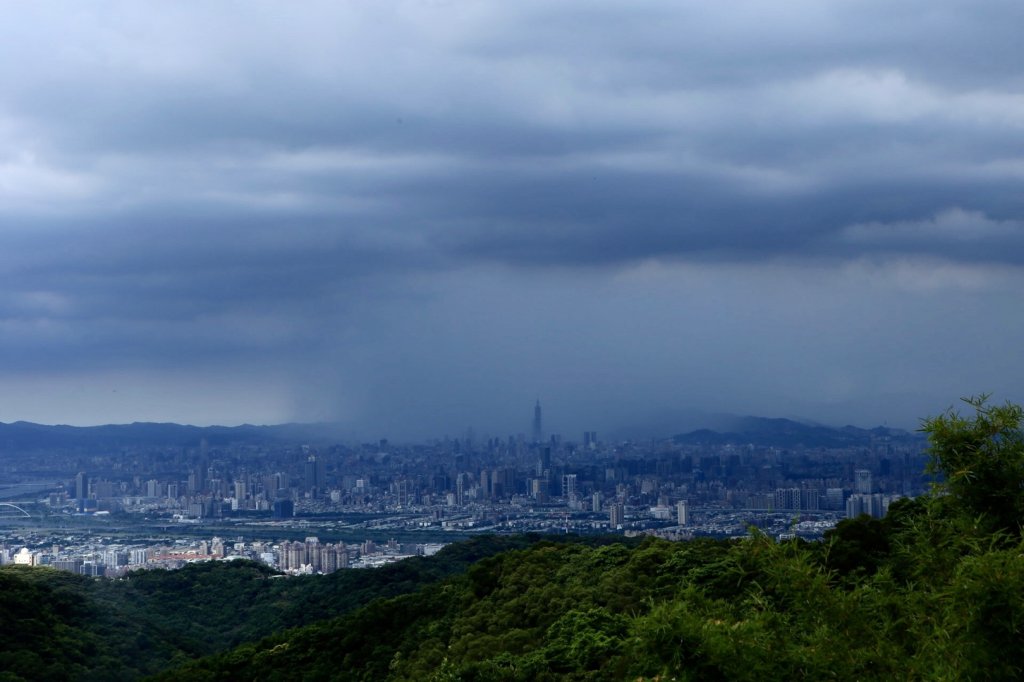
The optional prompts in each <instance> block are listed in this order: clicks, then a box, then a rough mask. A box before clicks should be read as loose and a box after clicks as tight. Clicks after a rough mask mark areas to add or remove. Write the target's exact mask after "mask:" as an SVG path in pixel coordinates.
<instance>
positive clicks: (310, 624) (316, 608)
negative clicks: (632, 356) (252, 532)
mask: <svg viewBox="0 0 1024 682" xmlns="http://www.w3.org/2000/svg"><path fill="white" fill-rule="evenodd" d="M969 402H970V405H971V406H972V407H973V409H974V410H975V413H974V415H973V416H972V417H968V418H964V417H961V416H960V415H959V414H957V413H956V412H953V411H950V412H947V413H946V414H944V415H941V416H939V417H936V418H934V419H931V420H928V421H927V422H925V430H926V431H927V432H928V433H929V435H930V438H931V442H932V453H933V464H932V467H933V473H934V474H935V475H936V476H937V480H938V481H939V483H938V484H937V486H936V489H935V491H934V492H933V494H931V495H928V496H925V497H923V498H919V499H916V500H902V501H900V502H898V503H896V504H894V505H893V506H892V508H891V509H890V512H889V514H888V516H887V517H886V518H885V519H881V520H879V519H871V518H869V517H860V518H858V519H850V520H847V521H843V522H841V523H840V524H839V525H838V526H837V527H836V528H835V529H834V530H833V531H831V532H830V533H829V534H828V535H827V537H826V539H825V541H823V542H820V543H804V542H800V541H788V542H783V543H777V542H775V541H773V540H772V539H771V538H768V537H765V536H763V535H760V534H756V533H755V534H753V535H752V536H751V537H749V538H746V539H744V540H742V541H716V540H696V541H692V542H684V543H669V542H664V541H660V540H654V539H648V540H645V541H643V542H640V543H633V544H626V543H624V542H612V543H609V542H607V541H605V542H596V543H589V544H584V543H582V542H572V541H569V542H551V541H540V542H537V541H527V540H525V539H519V540H510V539H489V540H488V539H482V540H477V541H475V543H476V544H475V545H467V546H466V547H464V548H462V549H459V548H457V547H456V548H451V549H450V554H449V555H448V556H447V557H441V558H440V559H439V561H440V562H441V564H442V566H447V568H443V567H441V566H435V565H434V564H433V563H432V561H433V560H422V561H420V562H413V563H408V564H407V566H403V564H399V565H398V566H401V567H402V568H394V569H393V571H392V572H391V573H385V572H379V573H378V572H345V573H343V574H340V575H342V576H360V575H361V576H366V577H345V578H337V579H334V580H335V581H342V580H349V581H352V580H362V581H369V582H368V583H366V584H357V583H351V584H345V585H344V586H343V585H342V583H341V582H332V581H328V580H321V581H292V580H276V579H272V578H270V577H269V575H268V573H267V571H266V569H262V568H260V567H258V566H256V565H246V566H239V567H233V568H223V567H213V566H210V567H206V568H198V567H197V568H195V569H193V570H192V571H188V572H181V573H179V574H160V573H153V574H145V575H144V576H141V577H140V579H138V580H136V579H134V578H133V580H132V581H128V583H126V584H121V585H110V584H103V583H95V582H89V581H85V582H82V581H83V580H84V579H79V578H75V577H74V576H66V577H61V578H60V580H56V581H51V580H50V579H49V578H47V579H45V580H44V579H41V578H38V577H37V576H39V575H41V573H40V572H17V571H0V581H2V580H7V581H8V583H7V584H4V585H0V587H7V586H8V584H9V583H10V581H11V580H14V579H17V580H24V586H23V587H19V589H18V590H15V593H16V594H18V595H20V596H19V597H18V598H19V599H20V600H21V601H16V600H15V601H12V600H10V599H6V598H5V597H0V609H7V611H3V612H2V613H0V616H3V618H2V619H0V628H6V629H4V630H0V635H2V636H3V637H4V638H5V639H6V638H7V637H14V636H20V637H23V638H27V639H25V641H34V642H37V643H38V642H39V640H40V633H41V632H48V633H53V639H52V650H53V652H54V653H55V655H59V656H61V657H62V660H63V661H64V664H65V665H66V668H65V669H64V670H63V671H54V670H50V669H45V672H46V674H45V675H44V674H43V672H41V671H43V670H44V668H42V667H37V668H35V670H36V671H38V672H37V674H35V675H33V674H32V670H33V667H32V666H45V665H47V664H48V661H50V660H52V656H49V655H48V653H47V652H42V651H40V652H39V653H38V656H37V657H36V658H35V659H33V658H32V651H31V650H29V649H26V647H21V648H18V647H14V648H12V649H8V648H7V647H5V648H4V652H3V654H2V656H4V657H6V658H0V670H8V671H10V672H12V673H16V674H17V675H21V676H22V677H26V678H32V677H35V678H42V677H51V678H52V676H51V675H50V673H54V672H64V673H65V674H63V675H59V676H60V677H65V678H79V679H89V678H91V679H117V677H118V676H121V677H123V678H130V677H132V676H134V675H137V674H139V673H144V672H153V671H154V666H156V667H166V666H168V665H171V664H181V665H180V667H174V668H170V669H167V670H165V671H164V672H163V673H161V674H159V675H158V678H159V679H164V680H177V679H189V680H215V679H252V680H291V679H296V680H298V679H302V680H321V679H323V680H326V679H362V680H388V679H390V680H439V681H440V680H467V681H469V680H555V679H569V680H620V679H679V680H773V679H785V678H795V679H843V680H864V679H879V680H881V679H886V680H887V679H894V678H896V679H911V680H939V679H941V680H947V679H976V680H986V679H991V680H1007V679H1020V678H1021V676H1022V675H1024V630H1022V628H1024V558H1022V556H1024V543H1022V537H1021V522H1022V521H1024V440H1022V438H1021V420H1022V413H1021V410H1020V409H1019V408H1016V407H1014V406H1009V405H1008V406H998V407H991V406H989V405H988V404H987V403H986V402H985V401H984V400H971V401H969ZM534 540H535V539H534ZM502 543H505V544H504V546H502ZM516 543H518V544H516ZM500 550H504V551H500ZM460 553H461V554H460ZM467 566H468V567H469V568H468V570H465V569H466V567H467ZM232 570H237V571H238V573H237V574H236V573H230V571H232ZM226 571H227V572H226ZM407 571H408V573H407ZM22 573H24V575H22ZM50 573H52V572H50ZM328 577H329V576H328ZM86 584H88V585H89V586H90V587H89V588H88V589H91V590H94V591H103V590H109V591H111V593H110V594H107V593H106V592H104V593H103V594H104V595H107V596H105V597H103V598H104V599H107V601H106V602H102V603H103V604H106V605H112V607H114V608H115V609H124V608H126V605H130V606H131V608H132V609H134V611H133V613H140V612H141V611H142V610H143V609H145V608H155V607H153V606H152V604H154V603H160V604H164V606H163V607H160V608H162V610H160V609H159V608H158V609H157V610H156V611H155V612H154V613H153V614H151V617H150V618H149V620H143V621H135V622H132V623H126V622H124V621H123V620H121V619H120V618H119V617H115V616H113V615H110V614H109V613H107V614H105V615H104V614H102V613H100V612H99V611H97V610H96V609H95V608H94V606H95V603H100V602H98V601H97V602H95V603H94V602H89V601H88V600H87V601H85V602H80V601H78V600H77V598H78V594H79V592H78V590H80V588H81V587H82V585H86ZM5 593H6V590H3V591H0V595H3V594H5ZM91 594H92V596H90V599H93V600H99V599H100V597H99V596H97V595H98V594H99V592H94V593H91ZM5 599H6V601H5ZM371 599H372V601H370V600H371ZM211 600H212V601H213V602H215V605H213V604H210V602H211ZM30 604H36V605H38V604H46V605H47V606H46V609H45V613H42V612H41V613H40V614H39V616H38V617H34V618H33V619H31V621H32V622H31V623H29V624H28V625H26V627H25V629H24V630H20V631H19V632H17V633H15V632H14V631H13V630H12V629H11V627H9V625H8V621H7V617H8V613H11V614H17V613H18V612H19V611H20V610H21V609H23V608H26V607H27V606H28V605H30ZM90 604H93V606H90ZM147 605H149V606H147ZM37 610H38V609H37ZM175 614H176V616H175ZM174 617H177V618H178V620H176V621H175V620H173V618H174ZM92 618H97V619H98V621H97V623H96V624H94V626H93V627H88V628H87V627H84V625H83V623H84V622H86V621H89V620H90V619H92ZM304 618H306V619H307V620H304ZM163 619H170V620H168V621H167V624H165V625H162V626H161V625H160V624H161V623H162V621H163ZM314 621H315V622H314ZM186 622H187V623H192V625H191V626H184V627H183V626H182V625H183V623H186ZM291 625H302V627H296V628H294V629H284V628H286V627H288V626H291ZM158 626H159V627H158ZM160 627H163V628H164V629H160ZM79 633H84V635H86V636H79ZM266 635H269V636H266ZM261 637H263V638H262V639H260V638H261ZM116 638H121V639H120V640H118V642H119V643H115V642H114V640H115V639H116ZM218 638H219V639H218ZM234 643H240V644H239V646H237V647H235V648H233V649H231V650H229V651H225V649H226V647H227V646H230V645H231V644H234ZM136 647H149V650H151V651H154V652H157V654H154V655H153V656H152V657H151V659H150V661H151V663H150V665H149V667H146V668H143V667H141V666H135V667H132V666H130V665H127V664H125V663H124V662H123V660H124V659H123V658H122V657H124V656H126V655H127V654H128V652H129V651H130V650H133V649H134V648H136ZM210 649H213V650H214V651H220V652H221V653H215V654H214V655H212V656H206V657H205V658H199V659H198V660H194V659H195V657H197V656H201V655H203V654H206V653H210V651H209V650H210ZM142 650H143V651H145V649H144V648H143V649H142ZM19 656H20V657H21V658H20V659H17V657H19ZM12 657H13V658H12ZM16 659H17V660H16ZM118 665H120V666H121V667H118ZM97 671H99V674H97ZM108 673H110V674H108ZM0 679H4V678H3V676H2V674H0ZM9 679H17V678H16V677H13V678H9Z"/></svg>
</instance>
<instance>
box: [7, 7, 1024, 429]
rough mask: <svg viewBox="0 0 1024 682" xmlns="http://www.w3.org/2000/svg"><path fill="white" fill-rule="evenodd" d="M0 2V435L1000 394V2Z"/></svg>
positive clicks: (618, 421) (638, 417)
mask: <svg viewBox="0 0 1024 682" xmlns="http://www.w3.org/2000/svg"><path fill="white" fill-rule="evenodd" d="M10 14H11V16H10V17H8V18H7V20H6V21H5V22H4V24H3V26H0V57H2V59H0V64H2V66H0V70H2V73H3V78H2V79H0V209H2V210H0V284H2V291H3V294H2V295H0V386H2V387H3V389H4V390H3V391H0V421H3V422H13V421H17V420H26V421H32V422H37V423H46V424H60V423H64V424H76V425H90V424H118V423H131V422H135V421H143V422H178V423H188V424H197V425H210V424H225V425H233V424H242V423H260V424H276V423H290V422H301V423H313V422H330V423H336V424H339V425H340V426H341V427H343V428H345V429H347V430H349V431H350V432H352V433H357V434H359V436H361V437H366V438H377V437H389V438H393V439H402V440H416V439H421V438H429V437H436V436H438V435H441V434H445V433H448V434H450V435H453V436H454V435H458V434H461V433H463V432H464V431H465V430H466V429H467V428H470V427H472V428H473V429H474V430H476V431H477V432H478V433H490V434H494V435H498V434H500V435H507V434H508V433H519V432H525V433H527V434H529V433H530V432H531V431H530V430H531V422H530V414H529V406H530V405H532V404H533V403H534V401H535V400H536V399H537V398H538V397H540V398H541V399H542V400H543V404H544V406H545V415H544V418H545V419H544V428H545V430H547V431H549V432H551V431H553V432H560V433H563V434H567V435H570V434H571V436H572V437H573V438H578V437H579V434H581V433H583V432H584V431H588V430H596V431H598V432H599V433H601V434H610V433H616V432H620V431H622V432H627V431H632V432H637V433H641V432H652V433H657V432H664V431H665V429H668V428H671V429H672V430H678V431H683V430H686V429H687V428H691V427H693V428H696V427H697V426H700V425H702V424H701V423H700V422H701V420H703V419H706V418H708V416H709V415H711V416H714V415H720V414H733V415H758V416H764V417H787V418H798V419H806V420H811V421H815V422H820V423H824V424H830V425H843V424H848V423H850V424H855V425H859V426H863V427H872V426H876V425H880V424H888V425H889V426H893V427H900V428H904V429H914V428H916V427H917V426H918V424H919V420H920V419H922V418H925V417H927V416H929V415H934V414H937V413H940V412H942V411H943V410H945V409H946V408H948V407H950V406H955V405H956V404H957V400H958V399H959V398H960V397H961V396H965V395H972V394H977V393H981V392H991V393H993V394H994V398H995V400H997V401H1002V400H1013V401H1020V400H1021V399H1022V397H1024V395H1022V392H1024V391H1022V388H1024V386H1022V381H1024V377H1022V375H1021V371H1020V370H1019V369H1018V368H1019V367H1022V366H1024V343H1022V341H1024V317H1022V316H1020V315H1019V314H1018V311H1019V309H1020V291H1022V290H1024V269H1022V265H1024V261H1022V260H1021V258H1022V254H1024V199H1022V197H1021V193H1020V191H1019V187H1020V176H1021V172H1022V167H1024V166H1022V161H1021V159H1022V158H1024V156H1022V154H1024V135H1022V127H1021V125H1020V121H1021V120H1024V94H1022V90H1021V85H1020V84H1021V82H1022V80H1021V73H1020V67H1019V64H1021V63H1024V48H1022V47H1021V46H1020V41H1019V38H1018V37H1017V35H1016V31H1015V27H1016V26H1019V25H1020V23H1021V20H1022V19H1024V15H1022V10H1021V8H1020V7H1019V5H1018V4H1016V3H1011V2H993V3H990V4H988V5H986V9H985V10H984V11H979V10H978V8H977V6H976V5H975V4H970V3H966V2H959V1H953V0H940V1H939V2H927V3H925V2H917V1H914V2H909V3H903V4H901V5H899V6H898V7H893V6H889V5H886V4H882V3H870V2H869V3H855V4H850V3H843V2H810V1H802V0H801V1H798V2H793V3H787V4H785V5H779V4H778V3H769V2H761V1H755V2H749V3H743V4H742V5H722V6H717V5H715V6H710V5H704V4H687V3H683V4H679V3H671V2H654V3H646V4H644V5H642V6H629V7H625V6H621V5H618V4H615V3H602V2H598V3H581V2H575V1H570V2H564V3H559V4H557V5H552V4H550V3H542V2H536V1H534V0H526V1H524V2H520V3H515V4H509V3H499V2H492V1H481V2H459V1H455V2H427V1H423V2H418V1H414V0H403V1H400V2H396V3H385V4H362V3H358V4H357V3H334V2H311V3H310V4H308V5H307V6H306V7H305V9H304V11H303V12H301V13H300V12H295V11H293V10H292V11H290V10H289V8H286V7H284V6H280V5H276V4H274V3H254V4H252V5H250V6H247V8H246V9H245V11H244V12H240V11H239V9H238V8H237V7H234V6H226V5H210V6H201V7H200V6H172V5H161V6H159V7H141V6H137V5H135V4H133V3H129V2H118V1H109V2H97V3H90V4H89V5H88V6H79V5H73V4H70V3H65V2H56V1H51V2H39V3H33V4H32V5H31V6H27V7H19V9H18V11H17V12H16V13H14V12H11V13H10ZM670 425H676V426H671V427H670ZM669 433H671V430H670V431H669Z"/></svg>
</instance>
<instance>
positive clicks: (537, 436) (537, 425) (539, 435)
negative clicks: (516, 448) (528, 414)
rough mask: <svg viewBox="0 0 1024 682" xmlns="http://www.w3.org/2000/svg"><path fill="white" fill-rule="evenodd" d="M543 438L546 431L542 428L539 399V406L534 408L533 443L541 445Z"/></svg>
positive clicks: (538, 402)
mask: <svg viewBox="0 0 1024 682" xmlns="http://www.w3.org/2000/svg"><path fill="white" fill-rule="evenodd" d="M543 438H544V430H543V429H542V428H541V421H540V399H538V400H537V404H536V405H535V406H534V407H533V442H534V443H539V442H541V440H543Z"/></svg>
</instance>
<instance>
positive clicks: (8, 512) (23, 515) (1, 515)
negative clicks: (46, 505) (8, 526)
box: [0, 502, 32, 519]
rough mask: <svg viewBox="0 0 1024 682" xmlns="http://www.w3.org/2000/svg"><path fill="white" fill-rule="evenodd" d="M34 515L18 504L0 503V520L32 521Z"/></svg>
mask: <svg viewBox="0 0 1024 682" xmlns="http://www.w3.org/2000/svg"><path fill="white" fill-rule="evenodd" d="M30 518H32V515H31V514H29V513H28V512H27V511H25V510H24V509H22V508H21V507H19V506H18V505H16V504H11V503H10V502H0V519H30Z"/></svg>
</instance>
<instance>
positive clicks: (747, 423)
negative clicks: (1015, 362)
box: [673, 417, 924, 448]
mask: <svg viewBox="0 0 1024 682" xmlns="http://www.w3.org/2000/svg"><path fill="white" fill-rule="evenodd" d="M923 438H924V436H922V435H920V434H916V433H911V432H909V431H904V430H902V429H891V428H888V427H884V426H878V427H875V428H873V429H862V428H859V427H856V426H843V427H840V428H836V427H831V426H823V425H821V424H813V423H807V422H800V421H795V420H792V419H768V418H765V417H737V418H736V419H735V421H734V422H733V423H732V424H731V425H729V426H727V427H725V428H723V429H722V430H720V431H718V430H712V429H698V430H696V431H690V432H688V433H683V434H678V435H676V436H674V437H673V440H674V441H675V442H677V443H679V444H681V445H725V444H730V443H731V444H735V445H746V444H752V445H761V446H777V447H788V448H793V447H801V446H803V447H808V448H847V447H866V446H869V445H872V444H876V443H878V442H879V441H882V440H889V441H908V440H921V439H923Z"/></svg>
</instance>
